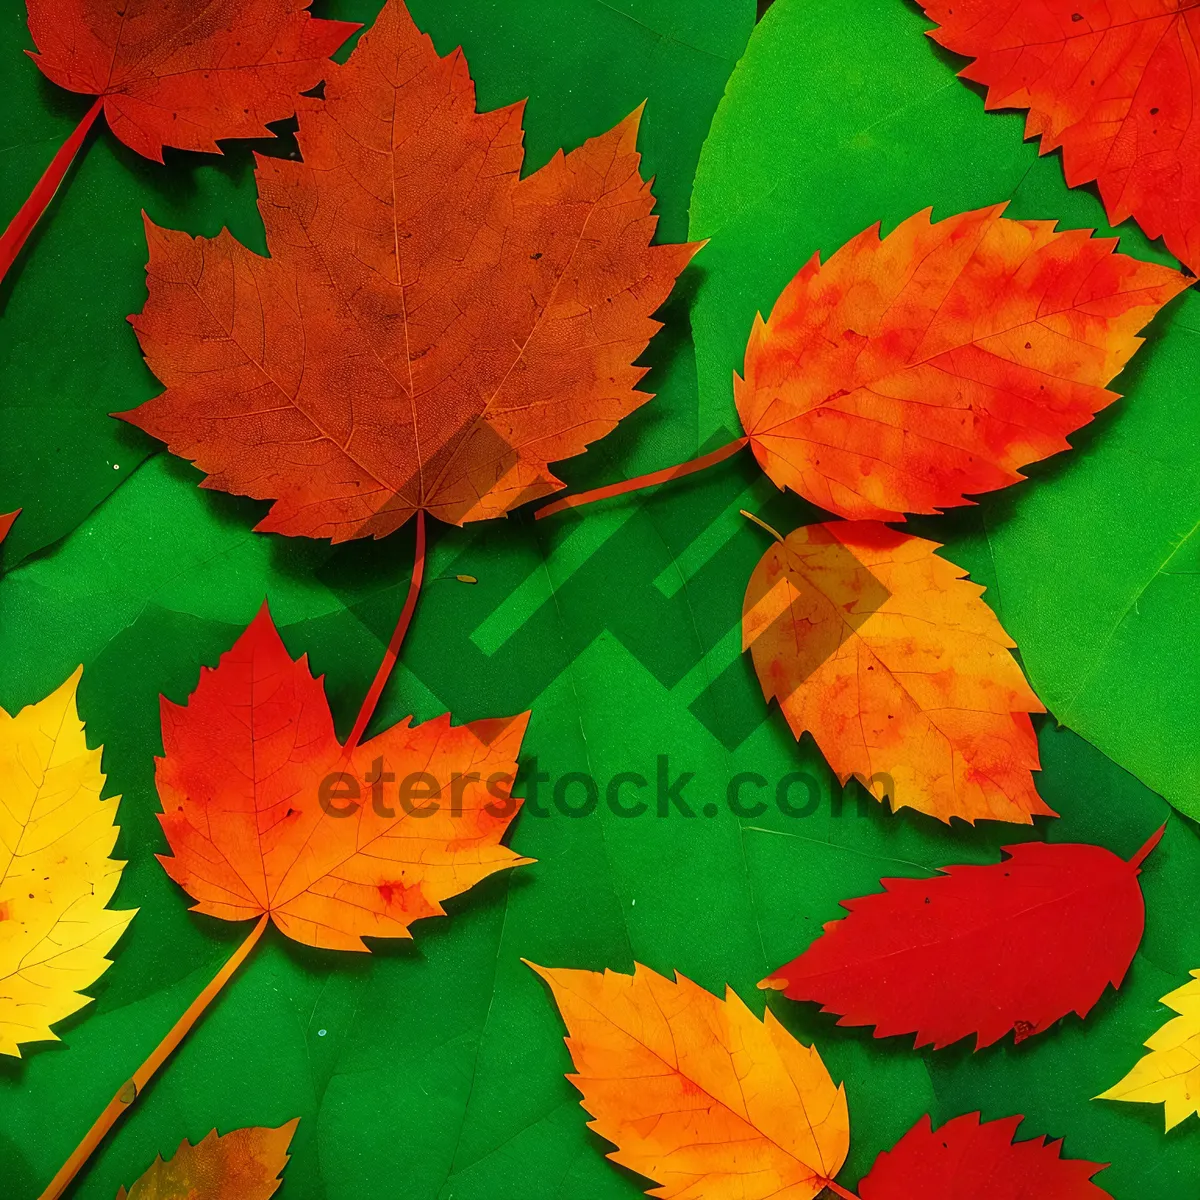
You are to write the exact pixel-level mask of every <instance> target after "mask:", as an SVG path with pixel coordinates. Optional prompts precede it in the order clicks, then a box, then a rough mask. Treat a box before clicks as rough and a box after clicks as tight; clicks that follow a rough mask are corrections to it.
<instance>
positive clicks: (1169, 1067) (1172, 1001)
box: [1096, 971, 1200, 1130]
mask: <svg viewBox="0 0 1200 1200" xmlns="http://www.w3.org/2000/svg"><path fill="white" fill-rule="evenodd" d="M1162 1002H1163V1003H1164V1004H1166V1005H1168V1006H1170V1007H1171V1008H1173V1009H1174V1010H1175V1011H1176V1012H1177V1013H1178V1014H1179V1016H1177V1017H1173V1018H1172V1019H1171V1020H1170V1021H1168V1022H1167V1023H1166V1024H1165V1025H1164V1026H1163V1027H1162V1028H1161V1029H1160V1030H1159V1031H1158V1032H1157V1033H1156V1034H1154V1035H1153V1036H1152V1037H1151V1038H1149V1040H1148V1041H1147V1042H1146V1043H1145V1044H1146V1048H1147V1049H1148V1050H1149V1051H1150V1053H1149V1054H1147V1055H1145V1056H1143V1058H1142V1059H1141V1061H1140V1062H1139V1063H1138V1064H1137V1065H1136V1066H1135V1067H1134V1068H1133V1070H1132V1071H1130V1072H1129V1074H1128V1075H1126V1076H1125V1078H1124V1079H1122V1080H1121V1082H1120V1083H1118V1084H1114V1085H1113V1086H1112V1087H1110V1088H1109V1089H1108V1091H1107V1092H1104V1093H1102V1094H1101V1095H1099V1096H1097V1097H1096V1099H1097V1100H1127V1101H1130V1102H1131V1103H1137V1104H1162V1105H1163V1106H1164V1107H1165V1109H1166V1118H1167V1129H1168V1130H1171V1129H1174V1128H1175V1126H1176V1125H1178V1124H1179V1123H1180V1122H1181V1121H1183V1120H1184V1119H1185V1118H1187V1117H1190V1116H1191V1115H1192V1113H1196V1114H1197V1115H1198V1116H1200V971H1193V972H1192V978H1191V981H1190V982H1189V983H1185V984H1184V985H1183V987H1181V988H1178V989H1176V990H1175V991H1173V992H1171V993H1170V994H1169V995H1167V996H1164V997H1163V998H1162Z"/></svg>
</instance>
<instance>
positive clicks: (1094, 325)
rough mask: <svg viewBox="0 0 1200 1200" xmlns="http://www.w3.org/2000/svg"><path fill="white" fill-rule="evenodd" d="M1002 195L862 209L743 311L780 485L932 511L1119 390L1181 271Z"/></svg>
mask: <svg viewBox="0 0 1200 1200" xmlns="http://www.w3.org/2000/svg"><path fill="white" fill-rule="evenodd" d="M1003 211H1004V205H1002V204H1001V205H995V206H993V207H991V208H982V209H979V210H978V211H976V212H968V213H962V214H960V215H958V216H953V217H948V218H946V220H944V221H939V222H937V223H936V224H932V223H931V222H930V219H929V210H926V211H925V212H921V213H918V214H917V215H916V216H913V217H910V218H909V219H908V220H907V221H905V222H904V223H903V224H901V225H899V226H898V227H897V228H896V229H894V230H893V231H892V232H891V233H890V234H889V235H888V236H887V237H886V238H884V239H883V240H882V241H881V240H880V238H879V226H878V225H875V226H872V227H871V228H870V229H867V230H865V231H864V232H863V233H861V234H859V235H858V237H856V238H854V239H852V240H851V241H849V242H847V243H846V245H844V246H843V247H842V248H841V249H840V250H838V251H837V253H836V254H834V255H833V256H832V257H831V258H830V259H829V261H828V262H826V263H824V264H822V263H821V262H820V259H819V258H818V257H816V256H814V257H813V259H812V261H811V262H809V264H808V265H807V266H806V267H805V268H804V269H803V270H802V271H801V272H800V273H799V274H798V275H797V276H796V278H795V279H794V280H792V282H791V283H790V284H789V285H788V286H787V288H785V289H784V291H783V293H782V294H781V295H780V297H779V299H778V300H777V301H776V303H775V307H774V309H773V310H772V312H771V316H770V319H769V320H767V321H766V322H764V321H763V320H762V318H761V316H760V317H758V318H757V319H756V321H755V323H754V328H753V330H752V332H751V334H750V342H749V345H748V346H747V349H746V366H745V378H744V379H742V378H738V377H735V393H736V399H737V407H738V413H739V415H740V416H741V420H742V425H743V426H744V427H745V430H746V434H747V436H748V438H749V440H750V446H751V449H752V450H753V451H754V455H755V458H757V460H758V462H759V465H760V466H761V467H762V469H763V470H764V471H765V472H766V473H767V474H768V475H769V476H770V477H771V479H772V480H773V482H774V483H775V484H776V485H777V486H779V487H780V488H783V487H788V488H791V489H792V490H793V491H795V492H798V493H799V494H800V495H802V496H804V497H805V498H807V499H808V500H811V501H812V502H813V503H814V504H818V505H820V506H821V507H822V508H825V509H828V510H829V511H830V512H835V513H838V514H839V515H840V516H844V517H850V518H874V519H877V520H885V521H892V520H900V519H902V518H903V514H904V513H906V512H912V513H932V512H936V511H938V510H939V509H942V508H947V507H951V506H954V505H960V504H965V503H969V501H968V500H967V499H966V495H967V494H974V493H979V492H987V491H991V490H993V489H995V488H1000V487H1005V486H1007V485H1008V484H1012V483H1016V482H1017V481H1018V480H1020V479H1021V478H1023V476H1022V475H1021V474H1020V472H1019V468H1020V467H1022V466H1024V465H1026V464H1027V463H1031V462H1034V461H1036V460H1037V459H1041V458H1045V457H1046V456H1047V455H1049V454H1054V453H1057V452H1058V451H1060V450H1066V449H1069V445H1068V443H1067V440H1066V435H1067V434H1068V433H1070V432H1071V431H1072V430H1075V429H1078V428H1079V427H1080V426H1081V425H1083V424H1085V423H1086V422H1087V421H1089V420H1090V419H1091V416H1092V414H1093V413H1094V412H1096V411H1097V410H1098V409H1101V408H1103V407H1104V406H1105V405H1107V404H1110V403H1112V401H1114V400H1116V399H1117V394H1116V393H1115V392H1111V391H1108V390H1107V389H1106V387H1105V385H1106V384H1107V383H1108V382H1109V381H1110V380H1111V379H1112V378H1113V376H1115V375H1116V374H1117V373H1118V372H1119V371H1120V370H1121V369H1122V368H1123V367H1124V366H1125V364H1126V363H1127V362H1128V361H1129V359H1130V357H1131V356H1132V355H1133V353H1134V352H1135V351H1136V350H1137V348H1138V347H1139V346H1140V345H1141V344H1142V343H1141V339H1140V338H1138V337H1137V336H1136V334H1137V332H1138V330H1140V329H1141V328H1142V327H1143V326H1144V325H1145V324H1146V323H1147V322H1148V321H1149V320H1150V319H1151V317H1153V315H1154V314H1155V312H1156V311H1157V310H1158V309H1159V308H1160V307H1161V306H1162V305H1163V304H1165V303H1166V302H1167V301H1168V300H1170V299H1171V298H1172V297H1173V296H1176V295H1177V294H1178V293H1179V292H1181V291H1183V290H1184V288H1186V287H1187V286H1188V285H1189V283H1190V282H1191V281H1190V280H1188V279H1186V278H1185V277H1184V276H1182V275H1180V274H1179V273H1178V272H1177V271H1172V270H1169V269H1168V268H1166V267H1162V266H1158V265H1156V264H1154V263H1145V262H1139V261H1138V260H1137V259H1133V258H1129V257H1127V256H1126V255H1123V254H1117V253H1114V247H1115V246H1116V241H1115V240H1114V239H1112V238H1093V237H1091V236H1090V234H1089V231H1088V230H1081V229H1076V230H1066V231H1063V232H1061V233H1056V232H1055V230H1054V223H1053V222H1052V221H1013V220H1010V219H1008V218H1007V217H1003V216H1001V213H1002V212H1003Z"/></svg>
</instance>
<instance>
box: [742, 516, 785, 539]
mask: <svg viewBox="0 0 1200 1200" xmlns="http://www.w3.org/2000/svg"><path fill="white" fill-rule="evenodd" d="M738 512H739V513H741V514H742V516H743V517H745V518H746V520H748V521H753V522H754V523H755V525H757V526H758V527H759V528H760V529H765V530H766V531H767V532H768V533H769V534H770V535H771V536H772V537H773V538H774V539H775V540H776V541H777V542H782V541H783V534H782V533H780V532H779V530H778V529H776V528H775V526H774V525H768V524H767V523H766V521H764V520H763V519H762V517H756V516H755V515H754V514H753V513H752V512H747V511H746V510H745V509H744V508H739V509H738Z"/></svg>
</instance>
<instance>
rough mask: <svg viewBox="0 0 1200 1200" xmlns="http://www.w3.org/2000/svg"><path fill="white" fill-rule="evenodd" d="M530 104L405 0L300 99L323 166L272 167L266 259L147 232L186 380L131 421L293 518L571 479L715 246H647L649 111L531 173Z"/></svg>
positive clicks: (330, 517)
mask: <svg viewBox="0 0 1200 1200" xmlns="http://www.w3.org/2000/svg"><path fill="white" fill-rule="evenodd" d="M383 114H386V116H384V115H383ZM521 117H522V106H521V105H513V106H510V107H508V108H504V109H499V110H497V111H495V112H491V113H477V112H476V111H475V87H474V84H473V83H472V81H471V77H470V75H469V74H468V71H467V65H466V61H465V59H464V58H463V55H462V52H461V51H460V50H459V51H455V52H454V53H453V54H451V55H449V56H448V57H447V58H439V57H438V55H437V52H436V51H435V50H434V48H433V44H432V42H431V41H430V40H429V38H428V37H426V36H425V35H423V34H421V33H420V32H419V31H418V30H417V28H416V26H415V25H414V24H413V22H412V19H411V18H410V16H409V14H408V11H407V10H406V9H405V7H404V5H403V3H402V2H401V0H388V3H387V4H385V6H384V8H383V10H382V11H381V12H380V14H379V17H378V19H377V20H376V22H375V25H374V27H373V28H372V29H370V30H369V31H368V32H367V33H366V34H364V35H363V37H362V38H361V40H360V41H359V43H358V45H357V47H356V48H355V50H354V53H353V54H352V55H351V56H350V59H349V60H348V61H347V63H346V64H345V66H343V67H341V68H338V69H337V70H336V71H335V72H333V73H332V74H331V75H330V77H329V79H328V81H327V84H326V88H325V97H324V101H323V102H320V103H314V104H313V105H312V106H310V107H309V108H307V109H306V110H305V111H304V112H302V113H301V115H300V132H299V141H300V147H301V151H302V155H303V161H302V162H289V161H286V160H284V159H261V158H260V159H259V162H258V168H257V182H258V189H259V197H260V200H259V208H260V210H261V212H262V215H263V221H264V223H265V225H266V233H267V244H268V247H269V249H270V252H271V257H270V258H261V257H259V256H258V255H256V254H253V253H251V252H250V251H248V250H247V249H246V248H245V247H244V246H242V245H240V244H239V243H238V242H236V241H235V240H234V239H233V238H232V237H231V236H230V235H229V234H228V233H227V232H225V233H222V234H221V235H220V236H218V237H217V238H215V239H211V240H210V239H207V238H192V237H190V236H188V235H187V234H181V233H172V232H170V231H168V230H163V229H158V228H156V227H155V226H153V225H152V224H149V223H148V224H147V236H148V240H149V243H150V263H149V267H148V282H149V290H150V296H149V299H148V301H147V304H146V307H145V308H144V310H143V311H142V313H141V314H140V315H138V316H135V317H133V318H131V319H132V321H133V324H134V327H135V329H136V330H137V333H138V337H139V339H140V341H141V344H142V349H143V351H144V352H145V355H146V358H147V361H148V362H149V364H150V366H151V368H152V369H153V371H154V372H155V374H156V375H157V376H158V377H159V379H161V380H162V381H163V383H164V384H166V385H167V391H166V392H164V393H163V394H162V395H161V396H159V397H157V398H156V399H153V400H150V401H149V402H147V403H146V404H143V405H141V406H140V407H139V408H137V409H135V410H133V411H132V412H130V413H124V414H121V415H122V416H124V417H125V419H127V420H129V421H131V422H133V423H134V424H135V425H138V426H139V427H141V428H142V429H144V430H146V432H148V433H150V434H152V435H153V436H155V437H157V438H159V439H160V440H162V441H165V442H166V443H167V444H168V446H169V447H170V448H171V450H172V451H173V452H174V453H176V454H179V455H181V456H183V457H184V458H188V459H191V460H192V461H193V462H195V463H196V465H197V466H199V467H200V469H201V470H203V471H204V472H206V474H207V475H208V479H207V480H206V481H205V486H208V487H214V488H220V489H222V490H225V491H230V492H235V493H237V494H240V495H249V496H254V497H257V498H258V499H271V500H274V501H275V504H274V506H273V507H272V509H271V511H270V513H269V514H268V515H267V517H266V518H265V519H264V520H263V521H262V522H261V523H260V524H259V526H258V528H260V529H264V530H271V531H274V532H278V533H284V534H288V535H303V536H308V537H328V538H331V539H332V540H334V541H342V540H345V539H348V538H356V537H367V536H374V537H383V536H385V535H386V534H389V533H391V532H393V531H394V530H395V529H397V528H399V527H400V526H401V525H403V524H404V523H405V521H407V520H408V519H409V517H411V516H412V515H413V514H414V513H415V512H418V511H421V512H428V513H429V514H430V515H432V516H435V517H438V518H439V519H440V520H443V521H448V522H451V523H453V524H462V523H463V522H464V521H474V520H481V519H485V518H488V517H498V516H503V515H504V514H505V513H507V512H508V511H509V510H510V509H512V508H514V507H515V506H516V505H518V504H522V503H524V502H525V501H527V500H532V499H536V498H537V497H540V496H544V495H546V494H547V493H549V492H552V491H555V490H557V489H558V488H561V487H562V486H563V485H562V483H561V482H560V481H559V480H558V479H556V478H555V477H554V475H553V474H552V473H551V472H550V470H549V464H550V463H551V462H555V461H557V460H559V459H563V458H569V457H571V456H572V455H575V454H579V453H581V452H582V451H583V450H584V449H585V448H586V446H587V445H588V444H589V443H590V442H593V441H595V440H596V439H597V438H600V437H603V436H604V435H605V434H607V433H609V432H610V431H611V430H612V429H613V428H614V427H615V426H616V424H617V422H618V421H619V420H620V419H621V418H622V417H624V416H626V415H627V414H628V413H630V412H632V411H633V410H634V409H635V408H637V407H638V406H639V405H641V404H643V403H645V402H646V401H647V400H648V399H649V398H650V397H649V396H648V395H647V394H646V393H644V392H640V391H638V390H637V386H636V385H637V383H638V381H639V380H640V379H641V378H642V376H643V375H644V374H645V371H646V368H643V367H635V366H634V365H633V363H634V362H635V361H636V359H637V358H638V357H639V355H640V354H641V353H642V351H643V350H644V349H645V347H646V345H647V344H648V342H649V340H650V338H651V337H652V336H653V335H654V334H655V333H656V332H657V330H658V329H659V328H660V326H659V324H658V323H657V322H656V321H654V320H652V318H651V314H652V313H653V312H654V311H655V310H656V309H657V308H658V307H659V306H660V305H661V304H662V302H663V301H664V300H665V299H666V298H667V295H668V294H669V293H670V291H671V288H672V286H673V285H674V282H675V278H676V276H677V275H678V274H679V272H680V271H681V270H682V269H683V267H684V266H685V265H686V263H687V262H688V260H689V259H690V258H691V256H692V255H693V254H694V253H695V251H696V249H697V247H696V246H691V245H680V246H651V245H650V240H651V237H652V236H653V233H654V229H655V225H656V222H657V219H656V218H655V217H653V216H652V215H651V211H652V209H653V207H654V197H653V195H652V194H651V191H650V185H649V184H648V183H646V182H644V181H643V179H642V177H641V174H640V172H639V162H640V158H639V155H638V153H637V148H636V142H637V126H638V119H639V117H640V110H639V112H636V113H634V114H633V115H632V116H630V117H629V118H628V119H626V120H625V121H623V122H622V123H621V124H619V125H618V126H616V128H614V129H612V130H611V131H609V132H608V133H606V134H604V135H602V136H600V137H597V138H594V139H592V140H591V141H589V142H587V143H585V144H584V145H583V146H581V147H580V148H579V149H577V150H574V151H572V152H571V153H570V154H568V155H565V156H564V155H563V154H561V153H559V154H558V155H556V156H555V157H554V158H553V159H551V161H550V162H549V163H547V164H546V166H544V167H543V168H541V170H539V171H536V172H534V173H533V174H532V175H529V176H528V177H527V178H525V179H521V178H520V170H521V163H522V159H523V150H522V145H521V142H522V138H523V132H522V129H521ZM415 131H419V133H417V132H415Z"/></svg>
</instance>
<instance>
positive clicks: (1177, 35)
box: [922, 0, 1200, 271]
mask: <svg viewBox="0 0 1200 1200" xmlns="http://www.w3.org/2000/svg"><path fill="white" fill-rule="evenodd" d="M922 5H923V7H924V9H925V11H926V12H927V13H928V14H929V16H930V17H931V18H932V19H933V20H935V21H936V22H937V23H938V25H939V26H940V28H938V29H934V30H932V31H931V34H930V36H931V37H933V38H934V39H935V40H937V41H938V42H940V43H941V44H942V45H943V46H945V47H947V48H948V49H950V50H953V51H955V53H957V54H962V55H964V56H966V57H968V58H973V59H974V60H975V61H974V62H972V63H970V64H969V65H968V66H966V67H964V68H963V70H962V71H960V72H959V74H960V75H961V76H962V77H963V78H964V79H971V80H974V81H975V82H976V83H982V84H985V85H986V86H987V89H988V93H987V107H988V108H989V109H996V108H1027V109H1028V110H1029V116H1028V118H1027V120H1026V122H1025V136H1026V137H1027V138H1035V137H1040V138H1041V139H1042V144H1041V148H1040V149H1041V153H1042V154H1048V153H1049V152H1050V151H1051V150H1057V149H1059V148H1060V147H1061V148H1062V152H1063V170H1064V172H1065V173H1066V177H1067V184H1068V186H1070V187H1078V186H1079V185H1080V184H1083V183H1091V182H1092V181H1093V180H1095V181H1096V183H1097V184H1098V185H1099V188H1100V195H1101V196H1102V197H1103V198H1104V206H1105V209H1106V210H1107V212H1108V219H1109V220H1110V221H1111V222H1112V223H1113V224H1114V225H1116V224H1117V223H1118V222H1120V221H1123V220H1125V218H1126V217H1128V216H1130V215H1132V216H1133V217H1134V218H1135V219H1136V221H1137V222H1138V224H1139V225H1141V227H1142V228H1143V229H1144V230H1145V231H1146V233H1147V234H1149V236H1150V237H1152V238H1155V237H1162V238H1163V239H1164V240H1165V241H1166V244H1167V248H1168V249H1169V250H1170V251H1171V253H1172V254H1174V255H1176V256H1177V257H1178V258H1180V259H1182V260H1183V261H1184V262H1185V263H1187V265H1188V266H1189V267H1191V268H1192V270H1193V271H1200V120H1197V113H1196V104H1197V100H1198V98H1200V5H1197V4H1196V3H1195V2H1194V0H1005V2H1004V3H997V2H996V0H922Z"/></svg>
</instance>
